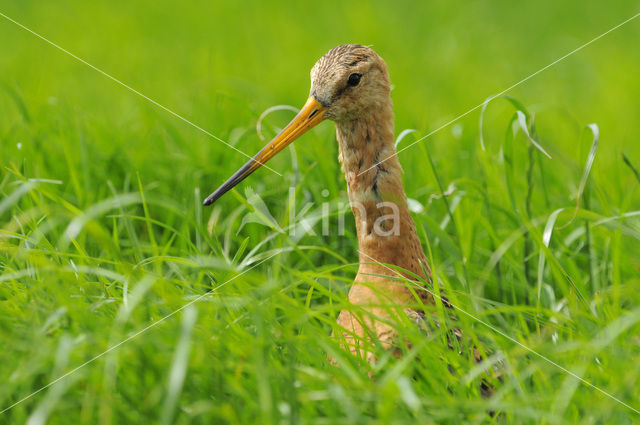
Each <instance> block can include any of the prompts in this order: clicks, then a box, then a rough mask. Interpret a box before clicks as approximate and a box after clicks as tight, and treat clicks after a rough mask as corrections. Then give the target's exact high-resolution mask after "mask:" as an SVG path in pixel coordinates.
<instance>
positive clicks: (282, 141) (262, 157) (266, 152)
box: [204, 96, 327, 206]
mask: <svg viewBox="0 0 640 425" xmlns="http://www.w3.org/2000/svg"><path fill="white" fill-rule="evenodd" d="M326 110H327V107H326V106H323V105H322V104H321V103H320V102H318V101H317V100H316V98H315V97H313V96H309V99H308V100H307V103H305V104H304V106H303V107H302V109H301V110H300V112H298V115H296V117H295V118H294V119H293V120H291V122H290V123H289V124H288V125H287V126H286V127H285V128H284V130H282V131H281V132H280V134H278V135H277V136H276V137H275V138H274V139H273V140H272V141H271V142H269V144H268V145H267V146H265V147H264V148H262V150H261V151H260V152H258V154H257V155H256V156H254V157H253V158H252V159H251V160H249V162H247V163H246V164H244V165H243V166H242V168H240V169H239V170H238V171H236V172H235V173H234V174H233V176H231V177H230V178H229V180H227V181H226V182H225V183H224V184H223V185H222V186H220V187H219V188H218V189H216V191H215V192H213V193H212V194H211V195H209V197H208V198H207V199H205V200H204V205H205V206H207V205H211V204H213V203H214V202H215V201H216V200H218V198H220V197H221V196H222V195H224V194H225V193H227V192H228V191H230V190H231V189H233V188H234V187H235V186H236V185H237V184H238V183H240V182H241V181H242V180H244V179H245V178H247V176H249V174H251V173H253V172H254V171H256V170H257V169H258V168H260V166H261V165H262V164H264V163H265V162H267V161H268V160H270V159H271V158H273V157H274V156H276V154H277V153H278V152H280V151H281V150H282V149H284V148H285V147H287V146H288V145H289V144H290V143H291V142H293V141H294V140H296V139H297V138H298V137H300V136H302V135H303V134H304V133H305V132H306V131H307V130H309V129H310V128H312V127H315V126H316V125H317V124H319V123H320V122H322V121H324V120H325V119H326V117H325V116H324V114H325V112H326Z"/></svg>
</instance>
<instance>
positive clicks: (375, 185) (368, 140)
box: [336, 99, 429, 280]
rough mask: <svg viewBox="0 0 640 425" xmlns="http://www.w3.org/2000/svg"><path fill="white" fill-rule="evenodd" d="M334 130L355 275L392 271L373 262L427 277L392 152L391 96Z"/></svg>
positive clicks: (394, 149)
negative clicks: (353, 240) (352, 232)
mask: <svg viewBox="0 0 640 425" xmlns="http://www.w3.org/2000/svg"><path fill="white" fill-rule="evenodd" d="M336 133H337V139H338V144H339V149H340V155H339V158H340V162H341V163H342V170H343V172H344V174H345V178H346V181H347V189H348V194H349V201H350V204H351V209H352V211H353V214H354V217H355V221H356V230H357V234H358V243H359V250H360V270H359V277H361V276H363V275H367V274H368V275H371V274H378V275H390V274H392V273H391V271H390V270H389V269H388V268H385V267H381V266H375V265H372V264H370V263H371V262H374V261H375V262H379V263H384V264H392V265H395V266H398V267H401V268H403V269H406V270H408V271H409V272H411V273H413V274H415V275H418V276H421V277H422V278H425V279H427V278H428V276H426V275H425V270H426V271H427V273H426V274H427V275H428V274H429V269H428V265H427V262H426V259H425V255H424V251H423V250H422V246H421V244H420V240H419V239H418V235H417V233H416V227H415V224H414V222H413V219H412V218H411V214H410V212H409V208H408V205H407V197H406V194H405V191H404V187H403V185H402V167H401V166H400V163H399V161H398V158H397V156H396V148H395V145H394V135H393V109H392V104H391V100H390V99H389V102H388V104H386V105H383V106H382V107H380V108H377V109H376V111H375V112H374V113H371V114H368V115H365V116H363V117H361V118H358V119H354V120H349V121H340V122H336ZM366 263H369V264H366ZM407 277H410V278H411V279H413V280H415V277H411V276H410V275H407ZM362 279H364V278H362ZM356 280H358V278H357V279H356Z"/></svg>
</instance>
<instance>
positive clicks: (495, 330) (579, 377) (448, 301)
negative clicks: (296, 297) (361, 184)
mask: <svg viewBox="0 0 640 425" xmlns="http://www.w3.org/2000/svg"><path fill="white" fill-rule="evenodd" d="M358 252H359V253H360V254H362V255H364V256H365V257H368V258H369V259H370V260H371V261H373V262H374V263H375V264H378V265H380V266H382V267H384V268H386V269H388V270H390V271H391V272H393V273H395V274H397V275H398V276H400V277H401V278H403V279H404V276H402V275H401V274H400V273H398V271H397V270H393V269H392V268H391V267H389V266H387V265H385V264H382V263H380V262H379V261H377V260H376V259H375V258H373V257H371V256H370V255H367V254H365V253H364V252H362V251H360V250H358ZM420 288H421V289H424V290H425V291H427V292H428V293H430V294H431V295H433V296H434V297H436V298H438V299H439V300H441V301H442V298H441V297H440V295H438V294H436V293H435V292H433V291H431V290H429V288H426V287H424V286H421V287H420ZM447 303H448V304H449V305H451V307H453V308H455V309H456V310H458V311H459V312H461V313H463V314H465V315H466V316H468V317H470V318H472V319H473V320H475V321H477V322H479V323H481V324H483V325H484V326H486V327H487V328H489V329H491V330H492V331H493V332H495V333H497V334H499V335H502V336H503V337H504V338H506V339H508V340H509V341H511V342H513V343H515V344H517V345H519V346H520V347H522V348H524V349H525V350H527V351H528V352H530V353H531V354H535V355H536V356H538V357H540V358H541V359H542V360H544V361H546V362H547V363H549V364H552V365H553V366H555V367H557V368H558V369H560V370H561V371H563V372H564V373H566V374H568V375H571V376H573V377H574V378H576V379H577V380H579V381H580V382H582V383H583V384H585V385H587V386H589V387H591V388H593V389H595V390H597V391H599V392H601V393H602V394H604V395H605V396H607V397H609V398H610V399H611V400H614V401H616V402H618V403H620V404H621V405H623V406H624V407H626V408H628V409H630V410H632V411H633V412H635V413H637V414H638V415H640V410H638V409H636V408H634V407H633V406H630V405H629V404H627V403H625V402H624V401H622V400H620V399H619V398H617V397H616V396H614V395H613V394H611V393H609V392H607V391H605V390H603V389H602V388H600V387H597V386H595V385H593V384H592V383H591V382H589V381H587V380H586V379H584V378H583V377H581V376H579V375H577V374H575V373H574V372H571V371H570V370H569V369H567V368H565V367H563V366H561V365H559V364H558V363H556V362H554V361H553V360H551V359H550V358H548V357H546V356H544V355H542V354H540V353H538V352H537V351H535V350H534V349H533V348H529V347H527V346H526V345H524V344H523V343H521V342H520V341H518V340H517V339H515V338H512V337H511V336H509V335H507V334H506V333H504V332H502V331H501V330H500V329H498V328H496V327H495V326H493V325H491V324H489V323H487V322H485V321H484V320H482V319H480V318H479V317H476V316H474V315H473V314H471V313H469V312H467V311H466V310H464V309H462V308H460V307H458V306H455V305H453V303H451V301H450V300H447Z"/></svg>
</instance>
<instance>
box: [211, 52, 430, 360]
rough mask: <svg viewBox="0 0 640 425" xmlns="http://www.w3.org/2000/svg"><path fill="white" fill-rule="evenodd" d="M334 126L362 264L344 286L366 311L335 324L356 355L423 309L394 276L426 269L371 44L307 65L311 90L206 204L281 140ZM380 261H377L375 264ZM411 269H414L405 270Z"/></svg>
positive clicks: (384, 80) (387, 339)
mask: <svg viewBox="0 0 640 425" xmlns="http://www.w3.org/2000/svg"><path fill="white" fill-rule="evenodd" d="M327 119H328V120H332V121H333V122H334V123H335V126H336V134H337V139H338V146H339V152H340V153H339V159H340V162H341V163H342V170H343V172H344V174H345V178H346V181H347V189H348V194H349V201H350V204H351V208H352V211H353V214H354V216H355V220H356V230H357V235H358V244H359V252H360V254H359V257H360V266H359V269H358V274H357V275H356V278H355V282H354V284H353V285H352V287H351V289H350V291H349V301H350V303H351V304H353V305H356V306H359V307H362V308H361V309H360V310H361V311H363V312H366V313H365V314H356V313H353V312H352V311H351V310H343V311H342V312H341V313H340V315H339V316H338V323H339V325H341V326H342V327H343V328H344V332H343V337H344V341H345V344H346V345H347V346H348V347H349V350H350V351H351V352H353V353H354V354H355V353H357V354H359V355H362V354H365V353H366V357H367V358H368V359H370V360H371V355H370V353H369V352H368V351H367V350H366V348H364V345H365V342H366V341H372V339H375V340H376V341H375V342H381V343H382V344H383V345H384V346H385V347H389V346H390V344H391V343H392V341H393V338H394V328H393V325H392V324H393V323H395V322H397V318H398V317H399V316H397V315H398V314H407V315H409V316H410V317H412V318H414V319H415V318H417V317H420V315H421V313H419V312H418V311H416V310H413V309H412V308H410V307H409V305H415V304H416V299H415V295H414V294H412V292H411V290H410V289H409V288H408V286H407V285H405V284H403V283H400V282H398V272H396V271H395V270H394V269H393V268H390V267H387V266H384V265H382V264H388V265H393V266H397V267H398V268H399V269H403V270H406V271H407V272H408V273H406V274H405V277H406V278H408V279H410V280H414V281H415V280H416V279H415V276H419V277H420V278H421V279H423V281H425V282H426V281H429V279H430V276H429V275H430V271H429V267H428V265H427V261H426V258H425V255H424V251H423V249H422V246H421V244H420V240H419V239H418V235H417V233H416V228H415V224H414V222H413V219H412V218H411V215H410V213H409V208H408V206H407V198H406V195H405V192H404V188H403V186H402V168H401V167H400V163H399V162H398V158H397V156H396V155H395V154H396V149H395V146H394V128H393V104H392V102H391V95H390V84H389V73H388V71H387V65H386V63H385V61H384V60H383V59H382V58H381V57H380V56H378V54H377V53H376V52H375V51H373V50H372V49H370V48H368V47H365V46H361V45H358V44H346V45H342V46H338V47H335V48H333V49H331V50H330V51H329V52H328V53H326V54H325V55H324V56H323V57H322V58H320V60H318V62H317V63H316V64H315V65H314V66H313V68H312V69H311V92H310V95H309V98H308V100H307V102H306V103H305V105H304V106H303V107H302V109H301V110H300V112H299V113H298V114H297V115H296V117H295V118H294V119H293V120H292V121H291V122H290V123H289V124H288V125H287V126H286V127H285V128H284V129H283V130H282V132H280V133H279V134H278V135H277V136H276V137H275V138H274V139H273V140H272V141H271V142H270V143H269V144H267V145H266V146H265V147H264V148H263V149H262V150H261V151H260V152H259V153H258V154H257V155H256V156H255V157H253V159H251V160H250V161H249V162H247V163H246V164H245V165H244V166H243V167H242V168H240V169H239V170H238V171H237V172H236V173H235V174H234V175H233V176H231V178H229V180H227V181H226V182H225V183H224V184H223V185H222V186H220V187H219V188H218V189H217V190H216V191H215V192H213V193H212V194H211V195H210V196H209V197H208V198H207V199H206V200H205V201H204V205H211V204H212V203H214V202H215V201H216V200H217V199H218V198H220V197H221V196H222V195H223V194H224V193H226V192H227V191H229V190H230V189H231V188H233V187H234V186H236V185H237V184H238V183H240V182H241V181H242V180H244V179H245V178H246V177H247V176H249V175H250V174H251V173H253V172H254V171H255V170H257V169H258V168H259V167H260V166H261V165H262V164H264V163H265V162H267V161H268V160H269V159H271V158H272V157H273V156H275V155H276V154H277V153H278V152H280V151H281V150H282V149H284V148H285V147H286V146H287V145H289V144H290V143H291V142H293V141H294V140H295V139H297V138H298V137H300V136H301V135H302V134H303V133H305V132H306V131H307V130H309V129H310V128H312V127H314V126H315V125H317V124H319V123H320V122H322V121H324V120H327ZM378 263H380V264H378ZM411 274H413V276H412V275H411ZM415 293H416V294H417V295H418V296H419V297H420V298H421V299H422V301H423V302H425V303H430V302H432V301H433V300H432V297H431V294H430V292H428V291H426V290H423V289H420V288H418V290H417V291H416V292H415Z"/></svg>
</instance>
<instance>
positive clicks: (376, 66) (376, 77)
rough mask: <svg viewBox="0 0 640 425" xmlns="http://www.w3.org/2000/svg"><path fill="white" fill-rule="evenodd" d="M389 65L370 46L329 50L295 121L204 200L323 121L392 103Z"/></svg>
mask: <svg viewBox="0 0 640 425" xmlns="http://www.w3.org/2000/svg"><path fill="white" fill-rule="evenodd" d="M389 92H390V84H389V74H388V72H387V65H386V64H385V62H384V60H383V59H382V58H381V57H380V56H378V54H377V53H376V52H375V51H373V50H372V49H370V48H369V47H365V46H361V45H359V44H344V45H341V46H338V47H334V48H333V49H331V50H329V51H328V52H327V53H326V54H325V55H324V56H323V57H321V58H320V60H318V62H316V64H315V65H314V66H313V68H312V69H311V91H310V95H309V98H308V99H307V102H306V103H305V104H304V106H303V107H302V109H300V112H299V113H298V114H297V115H296V116H295V118H294V119H293V120H291V122H290V123H289V124H288V125H287V126H286V127H285V128H284V129H283V130H282V131H281V132H280V133H279V134H278V135H277V136H276V137H275V138H274V139H273V140H272V141H270V142H269V143H268V144H267V145H266V146H265V147H264V148H263V149H262V150H261V151H260V152H258V153H257V154H256V155H255V156H254V157H253V158H252V159H251V160H249V162H247V163H246V164H245V165H244V166H242V167H241V168H240V169H239V170H238V171H236V172H235V173H234V174H233V176H231V177H230V178H229V179H228V180H227V181H226V182H225V183H224V184H223V185H222V186H220V187H219V188H218V189H216V191H215V192H213V193H212V194H211V195H209V197H207V199H205V201H204V205H211V204H213V203H214V202H215V201H216V200H217V199H219V198H220V197H221V196H222V195H224V194H225V193H226V192H228V191H229V190H231V189H232V188H233V187H234V186H236V185H237V184H238V183H240V182H241V181H242V180H244V179H245V178H246V177H248V176H249V175H250V174H251V173H253V172H254V171H255V170H257V169H258V168H260V166H261V165H263V164H264V163H265V162H267V161H268V160H270V159H271V158H273V157H274V156H275V155H276V154H277V153H278V152H280V151H281V150H283V149H284V148H285V147H286V146H288V145H289V144H290V143H292V142H293V141H294V140H296V139H297V138H298V137H300V136H301V135H302V134H304V133H305V132H307V131H308V130H309V129H311V128H313V127H315V126H316V125H318V124H319V123H321V122H322V121H324V120H326V119H329V120H332V121H335V122H344V121H350V120H355V119H358V118H360V117H362V116H364V115H366V114H368V113H371V111H374V110H375V109H376V108H378V107H379V106H380V105H382V104H383V103H384V102H389Z"/></svg>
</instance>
